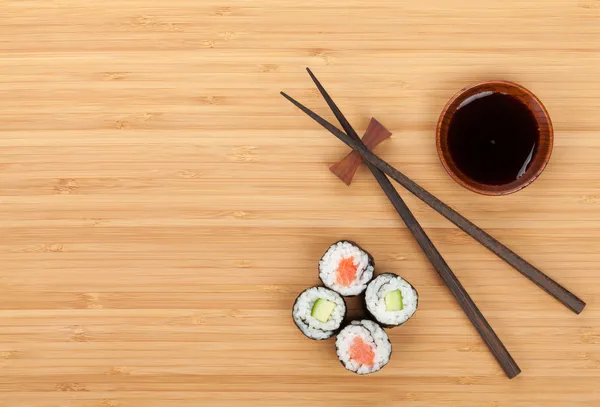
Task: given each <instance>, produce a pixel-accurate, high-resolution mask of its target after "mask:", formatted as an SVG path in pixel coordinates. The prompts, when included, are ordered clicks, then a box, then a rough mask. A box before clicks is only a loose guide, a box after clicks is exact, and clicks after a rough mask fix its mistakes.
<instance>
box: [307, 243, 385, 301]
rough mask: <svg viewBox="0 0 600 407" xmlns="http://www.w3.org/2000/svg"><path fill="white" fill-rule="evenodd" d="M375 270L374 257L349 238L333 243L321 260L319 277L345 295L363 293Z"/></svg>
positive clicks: (327, 285) (326, 284)
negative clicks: (348, 239)
mask: <svg viewBox="0 0 600 407" xmlns="http://www.w3.org/2000/svg"><path fill="white" fill-rule="evenodd" d="M374 271H375V261H374V260H373V257H372V256H371V255H370V254H369V253H367V252H366V251H365V250H363V249H362V248H361V247H360V246H359V245H357V244H356V243H354V242H350V241H347V240H341V241H339V242H336V243H334V244H332V245H331V246H330V247H329V249H328V250H327V251H326V252H325V254H324V255H323V257H321V260H319V278H320V279H321V281H322V282H323V284H324V285H325V286H326V287H328V288H331V289H332V290H334V291H337V292H338V293H340V294H342V295H343V296H354V295H358V294H360V293H362V292H363V291H364V290H365V289H366V288H367V284H368V283H369V281H371V279H372V278H373V273H374Z"/></svg>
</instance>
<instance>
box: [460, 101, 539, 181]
mask: <svg viewBox="0 0 600 407" xmlns="http://www.w3.org/2000/svg"><path fill="white" fill-rule="evenodd" d="M539 135H540V134H539V128H538V125H537V121H536V120H535V117H534V116H533V113H532V112H531V111H530V110H529V108H528V107H527V106H526V105H525V104H524V103H522V102H521V101H519V100H518V99H516V98H514V97H512V96H510V95H506V94H503V93H493V92H482V93H480V94H477V95H474V96H471V97H470V98H468V99H467V100H465V101H464V102H463V103H462V105H461V106H460V107H459V109H458V110H457V111H456V113H455V114H454V116H453V117H452V120H451V122H450V126H449V129H448V148H449V152H450V155H451V157H452V159H453V161H454V162H455V164H456V166H457V167H458V168H459V169H460V170H461V171H462V172H463V173H464V174H465V175H467V176H468V177H470V178H471V179H473V180H475V181H477V182H480V183H482V184H486V185H504V184H508V183H509V182H512V181H514V180H516V179H518V178H519V177H521V175H523V173H524V172H525V171H526V170H527V168H528V166H529V164H530V162H531V160H532V157H533V156H534V155H535V153H536V148H537V144H538V141H539Z"/></svg>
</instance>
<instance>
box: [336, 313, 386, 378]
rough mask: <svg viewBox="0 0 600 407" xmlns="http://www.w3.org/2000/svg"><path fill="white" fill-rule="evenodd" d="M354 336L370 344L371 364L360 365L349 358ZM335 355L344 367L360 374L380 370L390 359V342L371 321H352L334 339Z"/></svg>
mask: <svg viewBox="0 0 600 407" xmlns="http://www.w3.org/2000/svg"><path fill="white" fill-rule="evenodd" d="M356 337H360V338H361V339H362V340H363V342H365V343H366V344H368V345H370V346H371V347H372V349H373V353H374V354H375V358H374V360H373V366H367V365H362V364H360V363H358V362H357V361H355V360H353V359H352V358H351V346H352V342H353V341H354V339H355V338H356ZM335 346H336V349H337V355H338V358H339V359H340V361H341V362H342V363H343V364H344V366H345V367H346V369H348V370H351V371H353V372H355V373H358V374H360V375H364V374H369V373H373V372H376V371H378V370H380V369H381V368H382V367H384V366H385V365H386V364H387V363H388V362H389V360H390V356H391V354H392V344H391V342H390V340H389V338H388V336H387V334H386V333H385V331H384V330H383V329H382V328H381V327H380V326H379V325H377V324H376V323H375V322H373V321H369V320H367V319H364V320H362V321H352V322H351V323H350V325H348V326H346V327H345V328H344V329H342V330H341V331H340V333H339V334H338V335H337V338H336V340H335Z"/></svg>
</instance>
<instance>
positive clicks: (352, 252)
mask: <svg viewBox="0 0 600 407" xmlns="http://www.w3.org/2000/svg"><path fill="white" fill-rule="evenodd" d="M307 72H308V74H309V75H310V77H311V79H312V80H313V82H314V83H315V85H316V86H317V88H318V90H319V92H320V93H321V95H322V96H323V98H324V99H325V101H326V102H327V104H328V106H329V107H330V109H331V110H332V112H333V114H334V115H335V117H336V119H337V120H338V121H339V123H340V125H341V126H342V128H343V131H342V130H340V129H339V128H337V127H336V126H335V125H333V124H331V123H330V122H328V121H327V120H325V119H324V118H322V117H321V116H319V115H318V114H317V113H315V112H313V111H312V110H310V109H309V108H307V107H306V106H304V105H302V104H301V103H300V102H298V101H296V100H295V99H293V98H292V97H291V96H289V95H287V94H286V93H284V92H281V94H282V96H284V97H285V98H286V99H287V100H288V101H290V102H291V103H292V104H294V105H295V106H296V107H298V108H299V109H300V110H302V111H303V112H304V113H305V114H306V115H308V116H309V117H310V118H311V119H313V120H314V121H316V122H317V123H318V124H320V125H321V126H322V127H323V128H325V129H326V130H328V131H329V132H330V133H332V134H333V135H334V136H335V137H337V138H338V139H339V140H340V141H342V142H343V143H345V144H346V145H347V146H349V147H350V148H352V150H353V151H352V153H350V154H349V155H348V156H347V157H346V159H344V160H342V162H340V163H338V164H336V165H334V166H333V167H332V168H331V170H332V171H333V172H334V173H335V174H336V175H337V176H338V177H339V178H340V179H341V180H342V181H344V182H345V183H346V184H348V185H349V184H350V181H351V179H352V176H353V174H354V172H355V171H356V168H357V167H358V166H359V165H360V163H361V162H363V161H364V162H365V163H366V165H367V167H368V168H369V170H370V171H371V173H372V174H373V176H374V177H375V179H376V180H377V182H378V183H379V185H380V186H381V188H382V190H383V191H384V192H385V193H386V195H387V197H388V199H389V200H390V202H391V203H392V205H393V206H394V208H395V209H396V211H397V212H398V214H399V215H400V217H401V218H402V220H403V221H404V223H405V224H406V226H407V228H408V229H409V231H410V232H411V233H412V235H413V237H414V238H415V239H416V241H417V243H418V244H419V246H420V247H421V249H422V250H423V252H424V253H425V255H426V256H427V258H428V260H429V261H430V262H431V264H432V266H433V267H434V268H435V270H436V271H437V273H438V274H439V276H440V277H441V278H442V280H443V281H444V283H445V284H446V286H447V287H448V289H449V290H450V292H451V293H452V295H453V296H454V297H455V299H456V301H457V302H458V304H459V305H460V306H461V308H462V309H463V311H464V312H465V314H466V315H467V317H468V318H469V320H470V321H471V323H472V324H473V326H474V327H475V329H476V330H477V331H478V333H479V335H480V336H481V338H482V339H483V341H484V342H485V343H486V345H487V346H488V348H489V350H490V352H491V353H492V355H493V356H494V357H495V359H496V360H497V362H498V363H499V365H500V367H501V368H502V370H503V371H504V373H505V374H506V376H507V377H508V378H511V379H512V378H514V377H516V376H517V375H518V374H519V373H520V372H521V369H520V368H519V366H518V364H517V363H516V361H515V360H514V359H513V357H512V356H511V355H510V353H509V351H508V350H507V349H506V347H505V346H504V344H503V343H502V341H501V340H500V338H499V337H498V335H497V334H496V333H495V332H494V330H493V328H492V327H491V325H490V324H489V323H488V321H487V320H486V318H485V317H484V316H483V314H482V313H481V311H480V310H479V308H478V307H477V305H476V304H475V302H474V301H473V300H472V299H471V297H470V296H469V294H468V293H467V291H466V289H465V288H464V287H463V286H462V284H461V283H460V281H459V279H458V277H457V276H456V275H455V274H454V272H453V271H452V269H451V268H450V266H449V265H448V264H447V263H446V261H445V260H444V258H443V257H442V255H441V254H440V252H439V251H438V250H437V248H436V247H435V245H434V244H433V243H432V241H431V239H430V238H429V236H428V235H427V233H426V232H425V231H424V230H423V228H422V227H421V225H420V224H419V222H418V221H417V219H416V218H415V216H414V215H413V213H412V212H411V210H410V209H409V208H408V206H407V205H406V203H405V202H404V200H403V199H402V197H401V196H400V194H399V193H398V191H397V190H396V189H395V188H394V186H393V185H392V183H391V181H390V178H391V179H392V180H394V181H396V182H397V183H399V184H400V185H402V186H403V187H404V188H406V189H407V190H408V191H409V192H411V193H412V194H414V195H415V196H416V197H417V198H419V199H420V200H422V201H423V202H425V203H426V204H427V205H429V206H430V207H431V208H433V209H434V210H436V211H437V212H438V213H440V214H441V215H442V216H444V217H445V218H446V219H448V220H449V221H451V222H452V223H454V224H455V225H456V226H458V227H459V228H460V229H462V230H463V231H464V232H466V233H467V234H468V235H469V236H471V237H472V238H473V239H474V240H476V241H477V242H478V243H480V244H481V245H483V246H484V247H486V248H487V249H489V250H490V251H491V252H493V253H494V254H496V255H497V256H498V257H500V258H501V259H502V260H504V261H505V262H507V263H508V264H510V265H511V266H512V267H513V268H514V269H515V270H517V271H518V272H520V273H521V274H522V275H524V276H525V277H527V278H528V279H530V280H531V281H532V282H533V283H535V284H536V285H538V286H539V287H540V288H541V289H543V290H544V291H546V292H547V293H548V294H550V295H551V296H553V297H554V298H555V299H556V300H558V301H559V302H560V303H561V304H563V305H564V306H565V307H567V308H568V309H570V310H571V311H573V312H574V313H576V314H579V313H581V312H582V311H583V309H584V308H585V305H586V304H585V302H584V301H583V300H581V299H580V298H579V297H577V296H576V295H575V294H573V293H571V292H570V291H569V290H568V289H566V288H565V287H563V286H562V285H561V284H559V283H558V282H556V281H555V280H553V279H552V278H551V277H549V276H548V275H546V274H545V273H543V272H542V271H541V270H539V269H537V268H536V267H535V266H533V265H532V264H530V263H529V262H527V261H526V260H524V259H523V258H522V257H520V256H519V255H518V254H517V253H515V252H513V251H512V250H511V249H509V248H508V247H507V246H505V245H504V244H502V243H501V242H499V241H498V240H496V239H495V238H494V237H492V236H491V235H489V234H488V233H487V232H485V231H484V230H482V229H480V228H479V227H477V226H476V225H475V224H473V223H472V222H471V221H469V220H468V219H466V218H465V217H463V216H462V215H461V214H459V213H458V212H457V211H455V210H454V209H452V208H451V207H449V206H448V205H446V204H445V203H444V202H442V201H441V200H439V199H438V198H436V197H435V196H434V195H432V194H431V193H429V192H428V191H427V190H425V189H424V188H423V187H421V186H420V185H418V184H417V183H416V182H414V181H413V180H411V179H410V178H409V177H407V176H406V175H404V174H403V173H402V172H400V171H399V170H397V169H396V168H394V167H393V166H391V165H390V164H388V163H387V162H385V161H384V160H382V159H381V158H379V157H378V156H377V155H375V154H374V153H373V152H372V151H371V149H372V148H374V146H375V145H377V144H378V143H379V142H380V141H381V140H383V139H385V138H387V137H389V135H390V134H391V133H389V132H388V131H387V130H386V129H385V128H384V127H383V126H382V125H381V124H380V123H379V122H378V121H376V120H375V119H372V120H371V123H370V124H369V127H368V129H367V133H366V134H365V136H364V137H363V139H362V140H361V138H360V137H359V136H358V134H357V133H356V131H355V130H354V129H353V128H352V126H351V125H350V123H349V122H348V120H347V119H346V118H345V116H344V115H343V114H342V113H341V111H340V110H339V108H338V107H337V105H336V104H335V102H334V101H333V99H332V98H331V97H330V96H329V94H328V93H327V91H326V90H325V88H324V87H323V86H322V85H321V83H320V82H319V80H318V79H317V78H316V76H315V75H314V74H313V73H312V72H311V70H310V69H308V68H307ZM500 85H501V89H502V92H501V93H502V94H508V93H509V92H511V91H512V89H519V90H520V88H519V87H518V85H516V84H510V83H506V82H502V83H501V84H500ZM482 95H483V96H481V95H477V94H476V95H470V96H469V98H470V99H469V101H473V100H476V99H477V98H480V97H481V98H482V97H484V96H488V95H493V92H490V91H487V90H486V92H484V93H482ZM536 100H537V99H536ZM452 103H459V104H458V105H457V107H456V109H460V108H461V107H462V106H463V105H464V104H466V103H467V102H463V103H460V102H457V101H456V98H455V99H453V100H452V101H451V103H449V105H451V104H452ZM541 110H543V111H545V110H544V109H543V107H542V108H541ZM442 122H443V119H440V123H442ZM542 125H544V123H542V124H541V125H540V127H543V126H542ZM545 126H546V129H547V130H548V132H549V134H550V137H551V130H552V127H551V124H550V122H549V120H548V121H547V122H546V123H545ZM492 142H495V141H494V140H492ZM544 147H545V148H546V149H547V148H548V146H547V145H545V146H544ZM542 150H543V149H542ZM533 151H534V150H531V153H530V157H529V158H528V161H527V163H529V159H531V155H532V154H533ZM548 157H549V153H548V154H547V156H546V160H545V161H543V162H542V163H540V164H536V165H537V167H535V168H530V167H528V166H527V165H528V164H527V163H526V164H525V165H524V166H523V171H524V172H527V173H528V174H529V177H530V181H529V182H532V180H533V179H535V178H536V177H537V176H538V175H539V173H540V172H541V170H543V167H544V166H545V163H546V162H547V158H548ZM532 165H533V164H532ZM525 170H526V171H525ZM521 175H522V171H520V172H519V177H521ZM388 177H389V178H388ZM511 185H512V184H511ZM518 188H519V187H514V188H513V191H515V190H518ZM373 276H374V261H373V258H372V257H371V256H370V255H369V254H368V253H367V252H365V251H364V250H363V249H361V248H360V247H359V246H358V245H356V244H354V243H352V242H348V241H341V242H338V243H336V244H334V245H333V246H331V247H330V248H329V249H328V251H327V252H326V253H325V255H324V256H323V258H322V259H321V261H320V262H319V277H320V278H321V281H322V282H323V284H324V285H325V287H313V288H310V289H308V290H306V291H305V292H303V293H302V294H301V295H300V296H299V297H298V299H297V300H296V303H295V304H294V310H293V317H294V321H295V323H296V325H297V326H298V327H299V328H300V330H301V331H302V332H303V333H304V334H305V335H306V336H308V337H309V338H311V339H327V338H330V337H332V336H333V335H335V334H336V333H337V336H336V348H337V355H338V358H339V360H340V361H341V362H342V364H343V365H344V366H345V367H346V368H347V369H348V370H351V371H353V372H355V373H358V374H367V373H373V372H376V371H378V370H380V369H381V368H382V367H383V366H385V364H386V363H387V362H388V361H389V357H390V355H391V343H390V342H389V339H388V337H387V335H386V334H385V331H384V330H383V328H382V327H390V326H398V325H401V324H402V323H404V322H406V320H408V319H409V318H410V317H411V316H412V315H413V314H414V311H416V308H417V305H418V296H417V292H416V290H415V289H414V288H413V287H412V285H410V284H409V283H408V282H406V281H405V280H403V279H402V278H401V277H399V276H396V275H393V274H381V275H379V276H377V277H375V278H374V279H373ZM363 292H364V293H365V297H364V298H365V307H366V309H367V311H368V313H369V315H370V316H371V317H372V319H373V320H367V319H365V320H361V321H352V322H351V323H350V324H348V325H346V326H345V327H342V324H343V320H344V315H345V311H346V307H345V303H344V301H343V298H342V297H343V296H355V295H359V294H361V293H363ZM340 329H341V330H340ZM338 331H339V333H338Z"/></svg>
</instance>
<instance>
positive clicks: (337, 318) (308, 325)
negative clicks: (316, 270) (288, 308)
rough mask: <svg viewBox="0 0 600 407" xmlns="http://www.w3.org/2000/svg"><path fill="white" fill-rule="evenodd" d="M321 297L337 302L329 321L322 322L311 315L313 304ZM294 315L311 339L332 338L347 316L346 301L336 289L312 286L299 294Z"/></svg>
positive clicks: (299, 326) (302, 329)
mask: <svg viewBox="0 0 600 407" xmlns="http://www.w3.org/2000/svg"><path fill="white" fill-rule="evenodd" d="M319 298H323V299H325V300H328V301H331V302H334V303H335V308H334V309H333V312H332V313H331V315H330V317H329V319H328V320H327V322H321V321H319V320H318V319H317V318H315V317H313V316H312V315H311V313H312V309H313V306H314V305H315V302H317V300H318V299H319ZM292 315H293V317H294V322H296V325H297V326H298V328H300V330H301V331H302V333H304V335H306V336H308V337H309V338H311V339H327V338H331V337H332V336H333V334H334V333H335V331H337V330H338V329H339V328H340V326H341V325H342V321H343V320H344V317H345V316H346V303H345V302H344V299H343V298H342V297H341V296H340V295H339V294H338V293H336V292H335V291H332V290H330V289H328V288H325V287H312V288H309V289H308V290H306V291H304V292H303V293H301V294H300V295H299V296H298V299H296V302H295V303H294V309H293V311H292Z"/></svg>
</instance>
